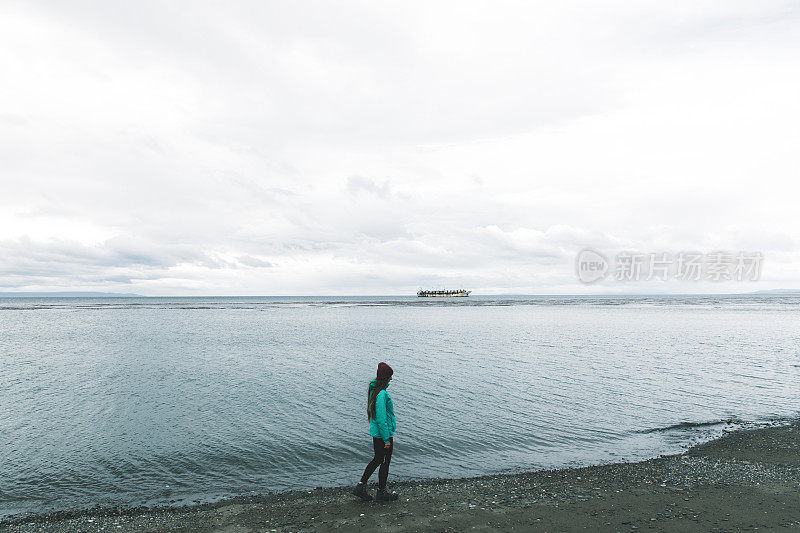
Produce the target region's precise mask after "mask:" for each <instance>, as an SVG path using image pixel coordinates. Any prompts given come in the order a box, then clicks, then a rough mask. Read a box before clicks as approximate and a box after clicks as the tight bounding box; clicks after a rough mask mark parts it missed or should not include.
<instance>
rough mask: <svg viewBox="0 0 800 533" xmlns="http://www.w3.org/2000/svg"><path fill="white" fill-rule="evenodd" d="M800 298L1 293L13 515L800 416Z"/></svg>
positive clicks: (181, 499) (661, 441) (6, 462)
mask: <svg viewBox="0 0 800 533" xmlns="http://www.w3.org/2000/svg"><path fill="white" fill-rule="evenodd" d="M799 347H800V297H798V296H785V297H782V296H756V295H753V296H663V297H662V296H659V297H655V296H653V297H649V296H625V297H613V296H608V297H577V296H576V297H567V296H541V297H532V296H472V297H469V298H458V299H421V298H416V297H413V296H412V297H262V298H255V297H252V298H251V297H247V298H245V297H241V298H239V297H224V298H217V297H214V298H211V297H209V298H2V299H0V358H2V365H1V366H0V390H2V394H0V400H2V401H0V518H2V517H7V516H9V515H12V514H17V513H25V512H45V511H51V510H62V509H79V508H85V507H92V506H96V505H100V506H114V507H119V506H134V505H179V504H185V503H192V502H208V501H215V500H218V499H221V498H227V497H232V496H238V495H247V494H258V493H265V492H270V491H281V490H291V489H311V488H313V487H317V486H331V485H348V484H352V483H355V482H356V481H357V480H358V478H359V476H360V475H361V472H362V471H363V468H364V466H365V465H366V463H367V462H368V461H369V459H370V457H371V450H372V442H371V437H369V435H368V424H367V418H366V412H365V402H366V391H367V384H368V382H369V380H370V379H372V378H373V377H374V374H375V369H376V366H377V363H378V362H379V361H386V362H387V363H389V364H390V365H391V366H392V367H393V368H394V380H393V381H392V383H391V385H390V387H389V392H390V394H391V396H392V399H393V402H394V406H395V413H396V416H397V434H396V436H395V451H394V455H393V458H392V466H391V471H390V484H391V482H392V481H393V480H406V479H416V478H425V477H464V476H473V475H481V474H489V473H499V472H516V471H523V470H536V469H545V468H554V467H565V466H579V465H589V464H599V463H604V462H617V461H632V460H638V459H644V458H648V457H655V456H658V455H660V454H665V453H676V452H680V451H681V450H683V449H685V448H686V447H688V446H691V445H693V444H695V443H698V442H701V441H703V440H707V439H710V438H712V437H714V436H716V435H719V434H721V433H722V432H723V431H726V430H728V429H733V428H736V427H741V426H752V425H761V424H776V423H778V424H779V423H782V422H784V421H787V420H789V419H792V418H796V417H798V416H800V396H799V395H798V391H800V351H799Z"/></svg>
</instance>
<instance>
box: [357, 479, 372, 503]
mask: <svg viewBox="0 0 800 533" xmlns="http://www.w3.org/2000/svg"><path fill="white" fill-rule="evenodd" d="M353 494H355V495H356V496H358V497H359V498H361V499H362V500H364V501H365V502H369V501H372V496H370V495H369V492H367V484H366V483H364V482H363V481H359V482H358V485H356V488H354V489H353Z"/></svg>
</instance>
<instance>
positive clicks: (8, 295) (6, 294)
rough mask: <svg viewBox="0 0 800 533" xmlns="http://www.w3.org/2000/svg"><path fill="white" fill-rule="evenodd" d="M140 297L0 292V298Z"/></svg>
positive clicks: (72, 293) (100, 293)
mask: <svg viewBox="0 0 800 533" xmlns="http://www.w3.org/2000/svg"><path fill="white" fill-rule="evenodd" d="M70 297H71V298H127V297H131V298H141V297H142V295H141V294H133V293H130V292H0V298H70Z"/></svg>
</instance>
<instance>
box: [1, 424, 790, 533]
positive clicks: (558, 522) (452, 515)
mask: <svg viewBox="0 0 800 533" xmlns="http://www.w3.org/2000/svg"><path fill="white" fill-rule="evenodd" d="M389 488H390V489H393V490H396V491H397V492H398V493H400V499H399V500H398V501H396V502H362V501H360V500H358V499H356V498H355V497H354V496H352V495H351V494H350V493H349V487H334V488H317V489H314V490H306V491H302V490H295V491H290V492H278V493H268V494H262V495H254V496H239V497H234V498H231V499H225V500H221V501H219V502H213V503H203V504H197V505H189V506H182V507H133V508H119V509H114V508H100V509H98V508H90V509H85V510H75V511H69V510H67V511H55V512H51V513H47V514H37V515H22V516H18V517H13V516H12V517H9V518H7V519H5V520H3V521H0V529H2V530H4V531H14V532H17V531H19V532H29V531H54V532H61V531H181V530H184V531H230V532H234V531H270V532H271V531H306V532H311V531H319V532H323V531H334V530H335V531H365V530H366V531H369V530H377V529H381V530H387V531H426V530H438V531H448V530H449V531H461V530H466V529H470V530H473V529H474V530H476V531H488V530H498V529H499V530H503V531H512V530H515V531H525V530H537V531H539V530H541V531H570V530H575V531H577V530H594V531H623V530H624V531H636V530H637V529H655V530H664V529H665V528H666V529H668V530H703V531H734V530H743V529H754V528H759V529H762V528H769V527H772V528H781V529H789V528H800V421H794V422H792V423H791V424H788V425H785V426H774V427H766V428H757V429H740V430H737V431H733V432H730V433H728V434H726V435H723V436H722V437H720V438H718V439H715V440H712V441H709V442H707V443H704V444H700V445H697V446H694V447H692V448H689V449H688V450H687V451H685V452H684V453H681V454H676V455H665V456H661V457H658V458H654V459H648V460H645V461H639V462H633V463H609V464H602V465H597V466H588V467H581V468H567V469H556V470H540V471H534V472H523V473H513V474H493V475H485V476H480V477H470V478H460V479H444V478H434V479H426V480H419V481H403V482H397V483H391V482H390V484H389ZM370 490H371V492H372V493H373V494H374V491H375V483H374V482H373V483H370Z"/></svg>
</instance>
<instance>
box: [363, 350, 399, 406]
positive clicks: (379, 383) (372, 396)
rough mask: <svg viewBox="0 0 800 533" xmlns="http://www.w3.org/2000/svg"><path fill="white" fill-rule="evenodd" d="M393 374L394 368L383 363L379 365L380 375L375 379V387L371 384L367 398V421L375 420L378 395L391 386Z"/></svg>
mask: <svg viewBox="0 0 800 533" xmlns="http://www.w3.org/2000/svg"><path fill="white" fill-rule="evenodd" d="M392 374H394V370H392V367H390V366H389V365H387V364H386V363H384V362H383V361H381V362H380V363H378V375H377V376H376V377H375V385H374V386H373V385H372V383H370V393H369V395H368V397H367V419H369V420H372V419H373V418H375V400H376V399H377V398H378V393H379V392H380V391H382V390H383V389H385V388H386V387H388V386H389V382H390V381H392Z"/></svg>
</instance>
